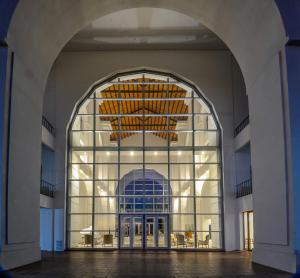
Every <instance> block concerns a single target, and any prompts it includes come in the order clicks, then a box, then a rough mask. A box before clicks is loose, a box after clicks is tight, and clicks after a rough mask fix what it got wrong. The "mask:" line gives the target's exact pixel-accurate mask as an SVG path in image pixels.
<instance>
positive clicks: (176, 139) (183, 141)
mask: <svg viewBox="0 0 300 278" xmlns="http://www.w3.org/2000/svg"><path fill="white" fill-rule="evenodd" d="M173 135H174V136H172V137H171V139H170V146H171V147H191V146H193V132H192V131H187V132H185V131H175V132H174V134H173Z"/></svg>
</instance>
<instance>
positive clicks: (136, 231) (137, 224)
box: [133, 217, 143, 248]
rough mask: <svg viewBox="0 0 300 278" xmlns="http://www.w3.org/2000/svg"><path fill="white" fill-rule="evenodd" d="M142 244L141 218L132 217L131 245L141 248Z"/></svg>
mask: <svg viewBox="0 0 300 278" xmlns="http://www.w3.org/2000/svg"><path fill="white" fill-rule="evenodd" d="M142 246H143V219H142V217H133V247H134V248H141V247H142Z"/></svg>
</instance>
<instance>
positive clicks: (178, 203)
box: [172, 197, 194, 213]
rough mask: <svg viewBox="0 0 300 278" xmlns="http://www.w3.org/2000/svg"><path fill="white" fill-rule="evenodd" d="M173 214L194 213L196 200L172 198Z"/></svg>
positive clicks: (191, 198)
mask: <svg viewBox="0 0 300 278" xmlns="http://www.w3.org/2000/svg"><path fill="white" fill-rule="evenodd" d="M172 206H173V210H172V212H173V213H193V212H194V198H193V197H173V198H172Z"/></svg>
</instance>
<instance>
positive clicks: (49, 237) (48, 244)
mask: <svg viewBox="0 0 300 278" xmlns="http://www.w3.org/2000/svg"><path fill="white" fill-rule="evenodd" d="M40 234H41V236H40V247H41V250H43V251H52V250H53V209H50V208H41V209H40Z"/></svg>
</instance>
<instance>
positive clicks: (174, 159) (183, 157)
mask: <svg viewBox="0 0 300 278" xmlns="http://www.w3.org/2000/svg"><path fill="white" fill-rule="evenodd" d="M170 163H193V152H192V151H182V150H178V151H170Z"/></svg>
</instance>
